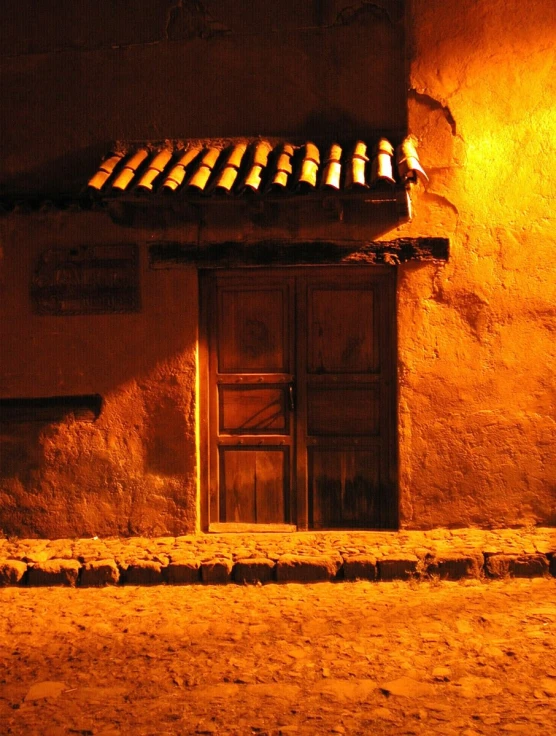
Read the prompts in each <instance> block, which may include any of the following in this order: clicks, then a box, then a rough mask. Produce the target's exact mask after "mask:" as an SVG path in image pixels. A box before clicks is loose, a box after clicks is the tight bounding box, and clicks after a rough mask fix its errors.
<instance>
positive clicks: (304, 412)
mask: <svg viewBox="0 0 556 736" xmlns="http://www.w3.org/2000/svg"><path fill="white" fill-rule="evenodd" d="M394 279H395V274H394V272H393V270H392V269H386V270H384V271H382V270H380V269H375V268H369V269H365V268H355V267H354V268H352V267H340V268H333V267H332V268H306V269H286V268H284V269H272V270H270V269H268V270H266V269H265V270H262V269H253V270H237V271H228V272H218V271H216V272H207V273H206V274H204V275H203V279H202V290H203V293H204V297H205V298H204V301H203V304H204V305H205V306H204V309H205V321H204V323H205V331H206V333H207V334H206V336H207V343H206V344H207V346H208V350H207V359H206V362H207V363H208V365H207V367H206V373H207V381H206V390H207V393H208V402H207V403H208V407H207V408H208V431H207V433H206V435H207V441H206V445H207V455H208V457H207V462H206V469H207V476H208V478H207V480H208V487H209V503H208V515H209V522H210V523H211V524H214V523H218V524H222V523H224V524H230V523H233V524H253V525H260V528H265V527H264V526H262V525H274V526H275V525H281V524H282V525H283V524H294V525H296V526H297V527H298V528H315V529H325V528H391V527H395V526H396V524H397V497H396V482H395V469H396V458H395V424H394V419H395V394H394V391H395V381H394V370H395V361H394V350H395V334H394V327H395V319H394V301H395V300H394V296H395V280H394Z"/></svg>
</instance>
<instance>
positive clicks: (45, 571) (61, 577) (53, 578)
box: [29, 559, 81, 586]
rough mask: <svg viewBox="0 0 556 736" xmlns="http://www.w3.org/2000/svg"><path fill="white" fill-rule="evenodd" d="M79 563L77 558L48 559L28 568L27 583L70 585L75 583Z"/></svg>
mask: <svg viewBox="0 0 556 736" xmlns="http://www.w3.org/2000/svg"><path fill="white" fill-rule="evenodd" d="M80 569H81V565H80V564H79V562H78V561H77V560H66V559H64V560H56V559H55V560H48V561H47V562H37V563H36V564H34V565H33V566H32V567H30V568H29V585H43V586H44V585H47V586H49V585H70V586H74V585H75V584H76V583H77V577H78V575H79V570H80Z"/></svg>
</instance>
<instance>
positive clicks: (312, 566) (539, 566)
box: [0, 549, 556, 587]
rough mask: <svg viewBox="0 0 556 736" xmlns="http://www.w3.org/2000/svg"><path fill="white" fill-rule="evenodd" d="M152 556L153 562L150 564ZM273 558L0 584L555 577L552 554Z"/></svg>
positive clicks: (35, 575) (61, 563)
mask: <svg viewBox="0 0 556 736" xmlns="http://www.w3.org/2000/svg"><path fill="white" fill-rule="evenodd" d="M153 557H156V559H153ZM276 557H277V559H271V558H270V557H269V558H266V557H239V558H238V559H235V560H233V559H232V557H231V556H228V555H221V556H219V557H213V558H208V559H205V560H198V559H195V558H193V557H191V556H184V555H183V554H182V555H175V556H170V557H168V556H164V555H156V554H154V553H153V554H152V555H151V557H150V558H149V557H147V558H145V559H137V558H136V557H134V558H133V559H132V560H130V561H125V560H123V559H122V558H121V557H120V556H118V555H115V559H112V558H110V557H106V558H104V559H99V560H85V561H79V560H76V559H68V558H67V557H63V558H54V559H48V560H36V557H34V558H33V559H32V560H31V559H29V561H27V562H25V561H22V560H16V559H11V558H8V559H0V586H28V587H35V586H70V587H75V586H78V587H102V586H106V585H161V584H167V585H191V584H208V585H223V584H228V583H232V582H233V583H236V584H259V585H260V584H263V583H270V582H275V583H287V582H291V583H313V582H324V581H353V580H371V581H377V582H380V581H382V582H385V581H392V580H415V581H426V580H431V581H432V580H462V579H473V578H475V579H479V578H483V577H484V578H489V579H493V578H498V579H505V578H509V577H515V578H534V577H550V576H552V577H556V552H550V553H546V554H543V553H539V552H531V553H508V552H495V551H492V549H491V550H489V551H488V552H485V553H483V552H479V551H477V550H470V551H469V550H468V551H457V550H447V551H446V550H444V551H442V552H438V551H437V552H435V553H431V552H429V551H425V550H423V551H422V553H421V554H419V555H417V554H413V553H409V552H407V553H405V552H397V553H392V554H383V555H378V556H375V555H372V554H353V553H349V552H347V553H346V554H344V555H340V554H337V553H332V554H321V555H315V554H283V555H277V556H276Z"/></svg>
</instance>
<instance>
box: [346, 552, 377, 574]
mask: <svg viewBox="0 0 556 736" xmlns="http://www.w3.org/2000/svg"><path fill="white" fill-rule="evenodd" d="M343 571H344V580H376V574H377V567H376V557H373V556H372V555H351V556H350V557H346V558H345V559H344V564H343Z"/></svg>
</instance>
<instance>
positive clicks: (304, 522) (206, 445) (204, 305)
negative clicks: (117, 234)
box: [197, 264, 399, 532]
mask: <svg viewBox="0 0 556 736" xmlns="http://www.w3.org/2000/svg"><path fill="white" fill-rule="evenodd" d="M218 270H220V269H218V268H203V269H198V278H199V332H198V381H197V397H198V407H199V414H198V426H199V447H198V458H199V494H200V498H199V501H200V505H199V508H200V522H201V530H202V531H204V532H224V531H226V532H228V531H230V532H232V531H238V532H239V531H242V532H250V531H258V532H259V531H260V532H264V531H307V530H308V529H309V514H308V509H309V501H308V488H307V487H305V488H304V490H303V491H302V493H299V491H298V490H297V489H294V488H292V489H290V494H291V509H292V517H295V518H292V522H293V523H292V524H280V525H260V524H257V525H248V524H244V525H242V524H230V523H226V524H221V523H219V520H213V519H211V518H210V509H211V497H212V496H213V495H214V494H216V493H217V492H218V489H215V488H213V487H211V483H213V482H214V479H211V477H210V466H211V463H210V452H211V441H210V425H211V421H214V417H211V416H210V412H211V401H210V395H209V387H210V380H209V370H210V344H209V330H210V325H211V324H214V323H215V322H214V320H215V319H216V315H215V314H213V308H214V304H213V303H212V301H211V292H212V291H213V290H214V284H213V283H211V282H213V277H214V274H215V272H216V271H218ZM226 270H227V272H229V273H230V274H233V273H239V272H246V271H253V274H256V272H257V271H263V270H264V271H265V272H266V273H268V272H271V271H276V276H278V275H279V274H278V272H279V271H282V272H285V271H290V272H291V275H292V276H295V275H296V274H297V273H299V272H301V271H306V272H309V273H311V274H314V275H319V276H321V277H326V278H330V279H333V278H334V276H335V275H336V274H338V275H339V274H340V273H341V272H345V274H346V275H347V274H348V273H349V272H350V271H352V272H357V273H358V274H359V275H363V274H364V273H365V272H366V273H367V274H369V275H372V276H374V277H379V278H380V277H383V278H382V279H381V280H382V289H383V296H384V299H383V300H382V302H383V303H382V306H381V310H385V311H386V314H382V315H381V316H382V317H383V319H382V320H381V321H380V332H379V335H378V341H379V345H380V351H381V354H382V355H383V356H384V360H385V363H386V369H385V370H386V372H387V375H389V378H388V379H387V381H386V382H385V383H386V386H385V388H383V390H387V391H388V404H389V410H388V416H387V417H386V418H385V425H384V426H385V432H386V435H387V439H386V441H387V446H388V452H389V462H388V484H389V487H390V489H391V493H392V504H393V505H395V525H394V526H393V529H397V528H398V527H399V486H398V396H397V388H398V380H397V299H396V295H397V271H398V269H397V268H393V267H391V266H368V265H355V264H349V265H348V264H346V265H344V264H341V265H337V264H330V265H328V266H323V265H317V266H313V265H307V266H299V265H296V266H282V265H277V266H274V267H273V266H253V267H238V268H234V269H229V271H228V269H226ZM302 329H304V328H302ZM299 436H300V434H298V437H294V445H296V446H297V444H298V442H299V439H298V438H299ZM296 454H297V452H296V453H294V457H293V458H292V462H294V463H295V455H296ZM293 475H294V481H295V482H296V484H297V485H298V486H299V484H300V483H302V480H303V479H302V478H301V477H300V476H299V471H298V469H297V467H296V466H294V474H293ZM305 485H306V484H305Z"/></svg>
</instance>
